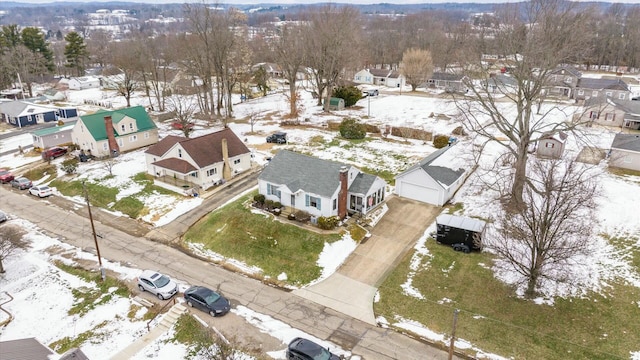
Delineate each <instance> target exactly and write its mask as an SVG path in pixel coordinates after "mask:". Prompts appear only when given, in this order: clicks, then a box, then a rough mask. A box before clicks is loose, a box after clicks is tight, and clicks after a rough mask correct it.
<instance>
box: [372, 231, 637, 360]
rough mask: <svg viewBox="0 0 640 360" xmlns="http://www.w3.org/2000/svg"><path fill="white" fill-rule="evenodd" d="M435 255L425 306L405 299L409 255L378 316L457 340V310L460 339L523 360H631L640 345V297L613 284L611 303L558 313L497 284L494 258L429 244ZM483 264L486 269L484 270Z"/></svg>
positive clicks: (563, 307)
mask: <svg viewBox="0 0 640 360" xmlns="http://www.w3.org/2000/svg"><path fill="white" fill-rule="evenodd" d="M427 248H428V249H429V252H430V254H431V255H432V256H433V257H432V258H431V259H430V263H429V265H428V266H425V267H421V270H419V271H418V272H417V273H416V275H415V276H414V277H413V282H412V285H413V286H414V287H415V288H416V289H418V290H419V291H420V292H421V293H422V295H423V296H424V297H425V299H422V300H421V299H417V298H415V297H412V296H408V295H405V294H404V293H403V290H402V288H400V284H403V283H405V282H406V279H407V276H408V274H409V273H410V272H411V270H410V268H409V263H410V260H411V255H412V254H409V255H407V256H406V257H405V258H404V259H403V261H402V263H401V264H400V265H399V266H398V267H397V268H396V269H395V270H394V271H393V272H392V273H391V274H390V275H389V277H388V278H387V279H386V281H385V282H384V283H383V284H382V286H381V287H380V289H379V291H380V295H381V296H380V301H379V302H378V303H375V304H374V312H375V313H376V316H378V315H382V316H384V317H385V318H387V319H388V320H389V321H390V322H391V323H393V320H394V319H395V316H396V315H398V316H402V317H403V318H405V319H411V320H415V321H418V322H420V323H422V324H424V325H425V326H427V327H428V328H429V329H431V330H433V331H436V332H438V333H444V334H449V333H450V332H451V325H452V319H453V311H454V309H460V310H461V312H460V314H459V315H458V328H457V330H456V336H458V337H459V338H461V339H465V340H467V341H469V342H471V343H472V344H473V345H474V346H477V347H478V348H480V349H482V350H484V351H487V352H491V353H495V354H498V355H501V356H505V357H512V358H516V359H567V358H571V359H616V358H621V359H626V358H628V357H629V351H637V350H638V349H637V347H635V348H634V344H640V322H638V321H629V319H635V318H637V314H638V306H637V303H636V302H637V299H638V296H639V295H640V290H639V289H637V288H635V287H632V286H628V285H626V284H622V283H618V284H613V285H612V287H611V288H610V289H609V294H607V296H606V297H605V296H601V295H597V294H591V295H590V299H575V298H574V299H556V301H555V304H554V305H553V306H547V305H536V304H533V303H532V302H530V301H525V300H523V299H520V298H517V297H516V296H515V295H514V290H513V289H511V288H510V287H508V286H506V285H504V284H503V283H502V282H500V281H498V280H496V279H494V277H493V272H492V271H491V270H490V269H488V268H486V266H491V264H492V258H491V255H490V254H486V253H480V254H477V253H473V254H463V253H459V252H455V251H452V250H451V248H450V247H448V246H443V245H438V244H436V243H435V242H434V241H428V242H427ZM480 263H483V264H486V266H480Z"/></svg>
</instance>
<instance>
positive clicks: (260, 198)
mask: <svg viewBox="0 0 640 360" xmlns="http://www.w3.org/2000/svg"><path fill="white" fill-rule="evenodd" d="M264 199H265V197H264V195H262V194H257V195H255V196H254V197H253V201H255V202H257V203H258V204H260V205H262V204H264Z"/></svg>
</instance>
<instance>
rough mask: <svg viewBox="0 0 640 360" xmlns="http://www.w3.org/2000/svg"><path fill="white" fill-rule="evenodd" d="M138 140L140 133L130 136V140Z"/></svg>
mask: <svg viewBox="0 0 640 360" xmlns="http://www.w3.org/2000/svg"><path fill="white" fill-rule="evenodd" d="M136 141H138V135H131V136H129V142H136Z"/></svg>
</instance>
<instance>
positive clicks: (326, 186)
mask: <svg viewBox="0 0 640 360" xmlns="http://www.w3.org/2000/svg"><path fill="white" fill-rule="evenodd" d="M344 166H346V167H347V168H351V166H350V165H346V164H343V163H339V162H336V161H330V160H323V159H318V158H315V157H312V156H307V155H302V154H299V153H296V152H293V151H289V150H280V151H278V153H277V154H276V155H275V156H274V157H273V159H271V161H270V162H269V164H268V165H267V166H266V167H265V168H264V170H263V171H262V173H261V174H260V176H259V177H258V179H260V180H264V181H267V182H270V183H273V184H282V185H286V186H287V187H288V188H289V189H290V190H291V192H294V193H295V192H297V191H305V192H310V193H314V194H317V195H320V196H322V197H325V198H329V197H331V196H333V194H334V193H335V192H336V190H337V189H338V187H339V186H340V169H341V168H342V167H344Z"/></svg>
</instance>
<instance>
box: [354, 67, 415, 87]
mask: <svg viewBox="0 0 640 360" xmlns="http://www.w3.org/2000/svg"><path fill="white" fill-rule="evenodd" d="M353 81H354V82H356V83H358V84H368V85H380V86H386V87H391V88H402V87H404V85H405V78H404V76H403V75H402V74H400V73H399V72H398V71H395V70H389V69H363V70H360V71H358V72H357V73H356V74H355V75H354V76H353Z"/></svg>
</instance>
